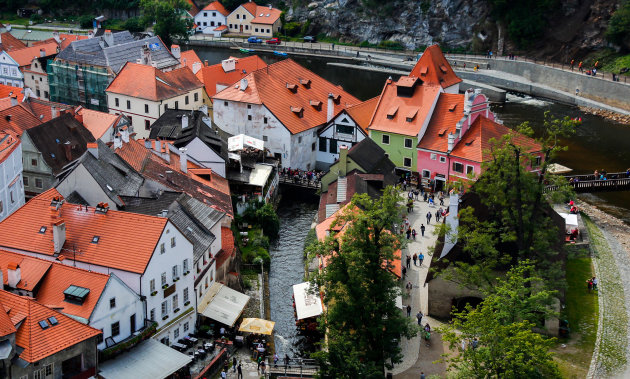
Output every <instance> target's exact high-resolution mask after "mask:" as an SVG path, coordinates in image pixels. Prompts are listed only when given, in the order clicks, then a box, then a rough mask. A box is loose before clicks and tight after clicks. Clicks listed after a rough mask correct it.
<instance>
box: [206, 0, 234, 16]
mask: <svg viewBox="0 0 630 379" xmlns="http://www.w3.org/2000/svg"><path fill="white" fill-rule="evenodd" d="M203 10H204V11H217V12H219V13H221V14H222V15H224V16H227V15H229V14H230V11H228V10H227V9H225V7H224V6H223V4H221V2H220V1H218V0H215V1H213V2H211V3H210V4H208V5H206V7H205V8H203Z"/></svg>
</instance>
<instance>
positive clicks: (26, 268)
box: [0, 250, 52, 292]
mask: <svg viewBox="0 0 630 379" xmlns="http://www.w3.org/2000/svg"><path fill="white" fill-rule="evenodd" d="M51 265H52V263H51V262H48V261H45V260H43V259H37V258H33V257H29V256H27V255H24V254H18V253H14V252H11V251H7V250H0V269H1V270H2V277H3V279H4V284H5V285H8V283H9V275H8V271H7V270H8V268H9V266H12V268H13V269H15V268H16V267H17V266H19V268H20V278H21V280H20V281H19V282H18V283H17V286H16V288H17V289H20V290H25V291H30V292H32V291H33V290H34V289H35V287H37V286H38V285H39V284H40V282H41V280H42V278H43V277H44V275H46V272H48V270H49V269H50V266H51Z"/></svg>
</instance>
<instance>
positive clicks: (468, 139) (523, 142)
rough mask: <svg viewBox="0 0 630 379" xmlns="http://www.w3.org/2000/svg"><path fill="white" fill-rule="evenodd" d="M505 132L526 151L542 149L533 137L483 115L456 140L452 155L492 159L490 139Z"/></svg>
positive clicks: (482, 160)
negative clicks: (512, 136)
mask: <svg viewBox="0 0 630 379" xmlns="http://www.w3.org/2000/svg"><path fill="white" fill-rule="evenodd" d="M506 134H513V135H514V139H513V142H514V143H515V144H516V145H519V146H521V147H522V148H523V149H524V150H525V151H526V152H529V153H534V152H538V151H542V146H541V145H540V144H539V143H538V142H536V141H535V140H534V139H533V138H530V137H527V136H525V135H523V134H521V133H518V132H515V131H514V130H512V129H510V128H508V127H507V126H505V125H501V124H498V123H496V122H494V121H492V120H490V119H488V118H486V117H485V116H479V117H477V119H476V120H475V122H473V124H472V125H471V126H470V129H468V131H467V132H466V133H465V134H464V136H463V137H462V138H461V139H460V140H459V142H457V145H455V148H454V149H453V151H452V152H451V156H452V157H458V158H462V159H466V160H469V161H473V162H480V163H481V162H487V161H489V160H491V159H492V156H491V155H490V152H489V150H490V148H491V147H492V144H491V143H490V140H491V139H495V140H497V141H498V140H499V139H500V138H501V137H503V136H504V135H506Z"/></svg>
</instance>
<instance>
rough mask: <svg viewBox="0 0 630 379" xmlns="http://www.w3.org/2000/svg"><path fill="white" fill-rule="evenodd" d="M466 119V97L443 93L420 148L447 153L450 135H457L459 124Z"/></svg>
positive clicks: (419, 145)
mask: <svg viewBox="0 0 630 379" xmlns="http://www.w3.org/2000/svg"><path fill="white" fill-rule="evenodd" d="M462 117H464V95H463V94H461V95H460V94H451V93H441V94H440V97H439V98H438V102H437V104H436V105H435V110H434V111H433V115H432V116H431V121H429V126H428V127H427V131H426V132H425V133H424V136H423V137H422V139H421V140H420V143H419V144H418V147H419V148H421V149H427V150H433V151H439V152H444V153H446V152H447V151H448V135H449V133H455V129H456V126H457V122H458V121H459V120H461V119H462Z"/></svg>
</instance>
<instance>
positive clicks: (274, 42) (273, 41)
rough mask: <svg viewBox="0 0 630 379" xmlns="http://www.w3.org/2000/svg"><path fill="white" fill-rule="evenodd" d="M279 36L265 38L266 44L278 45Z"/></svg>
mask: <svg viewBox="0 0 630 379" xmlns="http://www.w3.org/2000/svg"><path fill="white" fill-rule="evenodd" d="M280 42H281V41H280V38H275V37H274V38H271V39H268V40H267V44H268V45H279V44H280Z"/></svg>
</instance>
